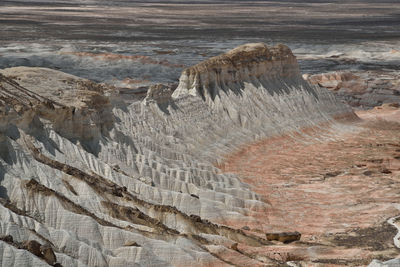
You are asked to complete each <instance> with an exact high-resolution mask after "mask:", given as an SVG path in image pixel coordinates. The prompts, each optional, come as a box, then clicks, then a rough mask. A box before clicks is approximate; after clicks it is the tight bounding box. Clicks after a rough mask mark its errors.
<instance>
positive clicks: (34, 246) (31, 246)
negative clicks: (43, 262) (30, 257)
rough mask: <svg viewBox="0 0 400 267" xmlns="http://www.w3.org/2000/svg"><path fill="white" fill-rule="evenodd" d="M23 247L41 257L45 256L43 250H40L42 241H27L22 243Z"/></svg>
mask: <svg viewBox="0 0 400 267" xmlns="http://www.w3.org/2000/svg"><path fill="white" fill-rule="evenodd" d="M22 247H23V248H24V249H26V250H28V251H29V252H31V253H32V254H34V255H36V256H38V257H39V258H42V257H43V255H42V252H41V251H40V243H39V242H37V241H35V240H28V241H25V242H24V243H23V244H22Z"/></svg>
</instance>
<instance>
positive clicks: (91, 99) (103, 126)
mask: <svg viewBox="0 0 400 267" xmlns="http://www.w3.org/2000/svg"><path fill="white" fill-rule="evenodd" d="M0 77H1V101H2V114H1V121H0V122H1V123H0V126H1V157H0V162H1V169H0V170H1V188H0V194H1V198H2V201H1V205H0V208H1V209H2V210H1V212H2V216H1V221H0V223H1V228H0V230H1V235H2V237H1V240H2V241H0V251H1V255H2V257H1V258H2V264H5V265H15V266H17V265H26V266H40V265H47V264H50V265H62V266H78V265H79V266H80V265H89V266H122V265H132V266H187V265H188V264H190V265H198V266H224V265H227V266H231V265H233V266H279V265H282V266H285V265H287V264H291V265H293V264H295V265H296V264H297V265H299V266H300V265H301V264H339V265H340V264H349V265H357V264H358V265H359V264H368V263H369V262H371V261H372V260H373V259H377V260H389V259H391V258H394V257H395V256H396V253H397V247H396V246H395V244H394V243H393V238H394V235H396V229H395V228H393V226H392V225H393V224H394V225H395V224H396V220H395V219H394V220H393V222H392V225H387V224H385V223H386V221H387V220H388V219H389V218H394V217H395V216H397V212H398V210H397V208H396V207H397V206H396V205H395V204H393V203H396V201H398V200H397V195H396V193H395V192H396V189H395V188H396V187H395V184H396V182H395V179H396V177H397V176H396V175H397V170H398V166H397V165H396V164H397V158H396V157H397V154H396V153H397V152H396V151H397V150H396V149H397V143H396V142H397V141H396V138H397V135H398V131H396V129H398V128H396V127H398V126H397V124H396V123H394V122H393V123H392V124H391V123H390V122H386V121H383V122H382V125H384V127H383V126H382V127H383V129H380V128H379V127H378V128H376V126H374V125H372V126H371V125H370V124H368V123H367V122H365V123H364V122H363V121H362V120H361V119H360V118H359V117H358V116H357V115H356V114H355V113H354V112H353V111H352V109H351V108H350V107H349V106H348V105H346V104H344V103H342V102H341V101H340V100H338V99H336V97H335V96H334V95H333V94H332V93H331V92H329V91H328V90H327V89H325V88H323V87H319V86H313V85H311V84H309V83H308V82H306V81H305V80H304V79H303V77H302V76H301V74H300V70H299V66H298V63H297V60H296V58H295V57H294V55H293V54H292V52H291V50H290V49H289V48H288V47H287V46H284V45H278V46H275V47H267V46H266V45H265V44H262V43H257V44H248V45H243V46H240V47H238V48H236V49H233V50H231V51H229V52H228V53H226V54H223V55H220V56H217V57H214V58H210V59H209V60H207V61H204V62H202V63H200V64H198V65H195V66H193V67H190V68H187V69H185V70H184V71H183V72H182V75H181V78H180V82H179V84H178V85H173V84H171V85H157V86H152V87H150V88H149V89H148V90H147V92H146V93H145V94H143V93H142V94H137V93H136V91H135V90H130V91H127V90H122V91H121V90H120V89H118V88H115V87H112V86H108V85H104V84H97V83H94V82H91V81H89V80H86V79H82V78H78V77H75V76H72V75H69V74H65V73H62V72H59V71H55V70H50V69H43V68H27V67H17V68H12V69H4V70H1V76H0ZM387 108H389V109H390V110H389V111H390V112H391V113H393V114H392V115H391V116H393V117H396V116H397V115H396V114H397V113H396V112H397V111H396V109H395V107H392V106H391V107H387ZM387 108H386V107H385V108H383V111H387V110H386V109H387ZM392 109H393V110H392ZM380 111H382V110H378V109H376V112H378V113H379V112H380ZM367 114H369V115H371V114H370V113H367ZM369 115H368V116H369ZM360 116H361V117H362V116H364V117H366V118H367V117H368V116H367V115H360ZM371 116H372V115H371ZM376 116H378V115H376ZM371 127H372V128H371ZM385 127H386V128H385ZM356 136H358V137H357V138H356ZM364 136H365V137H364ZM372 136H377V137H379V136H381V139H379V138H375V139H373V138H372ZM266 138H267V139H266ZM352 138H356V139H355V140H354V141H353V139H352ZM368 138H371V139H368ZM265 140H267V141H265ZM268 140H270V141H268ZM264 142H265V143H264ZM269 142H272V143H271V144H270V143H269ZM371 142H372V143H371ZM253 143H254V145H252V144H253ZM264 144H270V145H268V146H266V147H265V146H264ZM375 146H376V151H375V150H373V151H372V150H371V152H370V153H376V155H375V154H371V155H369V156H368V157H367V156H365V155H364V152H363V151H364V150H363V149H364V147H365V149H367V148H369V147H375ZM249 147H250V148H249ZM253 147H254V149H253ZM259 147H260V150H258V149H259ZM346 147H348V150H346V149H347V148H346ZM354 147H357V149H354V150H353V148H354ZM275 148H276V149H278V150H277V151H276V152H274V151H273V149H275ZM344 148H346V149H344ZM310 149H311V150H310ZM329 149H331V150H334V151H336V150H339V151H341V153H342V155H343V158H342V157H341V156H340V155H338V154H335V153H330V154H328V155H327V158H326V159H325V158H323V157H321V153H323V151H327V150H329ZM301 151H304V152H301ZM346 151H353V152H352V153H354V154H352V157H351V158H352V159H353V160H354V161H355V162H354V163H353V162H352V161H350V160H349V159H347V158H346V157H345V156H347V152H346ZM382 151H385V153H387V154H388V156H387V157H388V158H386V157H385V158H378V157H382V155H381V154H380V153H381V152H382ZM249 152H250V154H248V153H249ZM259 153H263V154H262V155H260V154H259ZM266 155H267V156H266ZM289 155H290V156H289ZM333 155H336V156H337V157H338V158H337V159H336V160H338V159H339V158H340V159H341V161H338V163H337V164H336V163H335V164H334V165H332V167H331V168H327V166H329V165H330V164H329V163H328V162H331V161H330V160H333V159H331V157H332V156H333ZM378 155H379V156H378ZM270 156H271V157H277V158H269V157H270ZM297 157H299V158H298V159H297ZM390 157H392V158H390ZM285 158H286V159H285ZM288 158H289V159H290V160H287V159H288ZM316 158H318V160H317V161H316V160H315V159H316ZM280 159H282V161H280ZM264 160H265V162H264ZM342 161H343V163H341V162H342ZM339 163H340V164H339ZM285 164H290V166H288V165H285ZM341 164H343V166H342V165H341ZM354 166H359V167H354ZM249 171H250V172H249ZM382 175H384V177H386V178H385V179H383V178H382V177H381V176H382ZM259 179H261V180H259ZM365 179H370V180H371V182H370V183H365V181H366V180H365ZM374 179H378V180H376V182H374V181H375V180H374ZM259 182H261V183H262V184H263V185H261V184H259ZM376 183H379V186H378V185H377V184H376ZM333 184H334V185H335V184H337V185H338V186H339V187H335V186H332V185H333ZM368 185H369V186H371V190H372V191H371V192H374V195H373V196H372V195H369V196H366V198H365V197H363V195H364V191H365V187H368ZM335 188H336V189H335ZM390 188H393V189H392V190H393V193H392V191H390V190H391V189H390ZM356 189H357V190H359V191H358V192H360V196H359V197H358V198H355V196H354V192H355V191H354V190H356ZM378 189H379V190H378ZM332 190H333V191H332ZM286 194H287V195H286ZM389 196H391V198H390V199H388V198H389ZM346 197H347V198H346ZM338 199H341V200H342V201H341V202H340V204H339V203H337V204H335V203H336V202H335V201H337V200H338ZM388 202H390V203H388ZM291 203H293V204H291ZM358 203H360V204H358ZM358 205H360V206H358ZM316 207H319V209H316ZM325 207H326V208H325ZM364 212H365V213H366V214H364ZM338 213H339V214H340V215H338V216H334V215H333V214H338ZM360 216H361V217H360ZM377 233H381V235H382V237H381V239H379V240H380V241H379V242H378V245H368V244H369V243H368V242H372V243H374V242H375V240H376V239H374V238H372V236H375V235H376V234H377ZM368 235H369V236H371V239H368V238H366V236H368ZM364 242H367V243H365V244H364ZM287 243H290V244H287ZM372 243H371V244H372Z"/></svg>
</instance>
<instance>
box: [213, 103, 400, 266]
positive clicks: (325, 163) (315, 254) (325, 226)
mask: <svg viewBox="0 0 400 267" xmlns="http://www.w3.org/2000/svg"><path fill="white" fill-rule="evenodd" d="M384 110H386V113H385V112H384V111H382V110H373V111H371V112H370V113H368V112H364V113H363V114H361V115H362V117H363V118H365V121H364V122H363V123H362V124H360V131H358V132H356V133H354V132H352V133H345V134H338V135H337V136H336V138H335V139H334V140H333V141H332V140H325V141H321V140H314V141H313V142H310V138H307V139H305V138H300V137H299V136H296V137H281V138H275V139H268V140H264V141H261V142H258V143H255V144H251V145H248V146H246V147H244V148H242V149H241V150H240V151H238V152H236V153H233V154H231V155H229V156H227V157H226V160H225V162H224V163H223V164H221V165H220V166H219V167H220V168H221V169H222V170H223V171H224V172H230V173H236V174H239V175H240V176H241V177H242V181H243V182H246V183H248V184H250V185H253V190H254V191H255V192H257V193H258V194H260V195H262V196H263V198H264V201H265V202H267V203H269V204H270V205H271V207H270V209H269V210H267V212H265V211H264V212H260V211H254V212H253V213H252V214H250V216H252V217H255V218H256V219H257V223H250V222H245V221H235V220H232V221H229V222H224V223H225V224H228V225H230V226H233V227H238V228H240V227H243V226H245V225H247V226H249V227H250V229H251V231H253V232H255V233H257V234H261V233H266V232H280V231H295V230H296V231H299V232H301V233H302V238H301V242H297V243H293V244H292V245H290V246H282V247H281V248H279V247H276V246H272V247H263V248H257V249H256V250H257V251H258V252H257V253H262V254H264V255H266V254H267V255H269V254H271V253H278V254H279V255H277V256H276V257H278V258H279V257H283V258H285V257H286V256H282V255H281V254H280V253H289V254H290V256H287V257H286V260H287V258H290V257H297V258H303V259H304V260H312V261H316V262H320V263H326V264H334V265H335V266H336V265H337V264H339V265H341V264H343V265H357V264H361V265H363V264H366V263H368V261H370V260H371V259H372V258H374V257H382V258H386V257H390V256H393V257H394V256H395V255H397V254H398V251H396V250H397V249H396V248H395V247H394V245H393V237H394V235H395V233H396V231H395V229H394V228H391V226H388V225H387V224H386V221H387V219H388V218H390V217H393V216H395V215H399V214H400V211H399V206H400V205H398V204H400V194H399V192H400V116H399V115H400V112H399V111H398V110H397V111H394V110H389V111H387V109H384ZM375 113H379V114H380V115H379V117H378V118H380V119H379V120H376V119H375V117H376V116H375V115H376V114H375ZM385 114H386V116H388V118H389V119H390V120H391V121H386V120H383V119H385ZM396 116H398V117H396ZM396 120H397V122H395V121H396ZM308 134H309V135H308V137H310V136H315V137H317V136H318V135H317V134H316V132H315V131H314V132H313V131H309V132H308ZM305 141H307V142H305ZM368 236H369V237H368ZM368 238H369V239H368ZM375 241H376V242H375ZM374 242H375V243H376V244H380V245H379V246H378V245H376V246H375V245H374V244H375V243H374ZM305 243H307V244H305ZM321 245H324V246H325V247H324V248H323V249H322V248H321V247H320V246H321ZM317 248H318V249H317ZM243 249H251V250H252V253H255V251H254V248H245V247H243ZM311 249H314V250H315V251H311ZM289 254H288V255H289ZM269 258H271V255H269ZM334 259H335V260H336V259H345V261H342V263H340V261H337V262H334ZM283 260H285V259H283ZM318 260H320V261H318ZM330 260H331V261H330ZM324 266H325V265H324ZM326 266H328V265H326Z"/></svg>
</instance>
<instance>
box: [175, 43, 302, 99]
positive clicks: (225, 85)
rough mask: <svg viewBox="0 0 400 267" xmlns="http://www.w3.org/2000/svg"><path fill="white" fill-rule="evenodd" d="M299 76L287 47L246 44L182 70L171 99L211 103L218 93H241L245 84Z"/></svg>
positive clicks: (294, 60)
mask: <svg viewBox="0 0 400 267" xmlns="http://www.w3.org/2000/svg"><path fill="white" fill-rule="evenodd" d="M298 75H299V70H298V66H297V61H296V58H295V56H294V55H293V54H292V51H291V50H290V49H289V48H288V47H287V46H285V45H282V44H280V45H277V46H276V47H271V48H268V47H267V45H266V44H264V43H254V44H245V45H242V46H239V47H237V48H235V49H233V50H231V51H229V52H227V53H226V54H223V55H220V56H216V57H213V58H210V59H208V60H206V61H203V62H201V63H199V64H197V65H195V66H193V67H190V68H187V69H185V70H184V71H183V72H182V75H181V77H180V81H179V85H178V88H177V90H175V92H174V94H173V97H174V98H178V97H179V96H181V95H185V94H191V95H200V96H202V97H203V98H204V99H205V100H206V101H208V99H211V100H214V99H215V97H216V96H217V95H219V93H220V92H219V91H220V90H223V91H226V90H232V91H234V92H236V93H240V90H241V89H243V86H244V83H246V82H249V83H253V82H255V81H257V80H259V81H260V80H263V79H265V80H276V79H286V78H289V79H290V78H298Z"/></svg>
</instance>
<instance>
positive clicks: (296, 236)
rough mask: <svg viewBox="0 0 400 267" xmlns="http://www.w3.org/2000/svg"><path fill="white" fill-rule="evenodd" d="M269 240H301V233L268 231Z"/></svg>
mask: <svg viewBox="0 0 400 267" xmlns="http://www.w3.org/2000/svg"><path fill="white" fill-rule="evenodd" d="M265 235H266V237H267V239H268V240H269V241H273V240H275V241H279V242H282V243H291V242H293V241H298V240H300V237H301V234H300V233H299V232H297V231H296V232H283V233H266V234H265Z"/></svg>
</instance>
